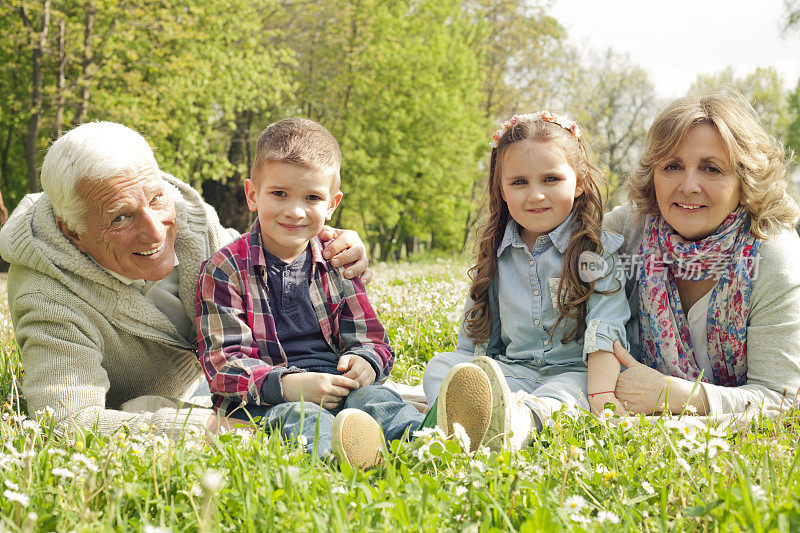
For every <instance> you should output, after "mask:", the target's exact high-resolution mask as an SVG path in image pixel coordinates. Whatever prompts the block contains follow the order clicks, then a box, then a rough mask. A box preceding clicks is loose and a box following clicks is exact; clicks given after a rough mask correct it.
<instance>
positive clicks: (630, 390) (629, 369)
mask: <svg viewBox="0 0 800 533" xmlns="http://www.w3.org/2000/svg"><path fill="white" fill-rule="evenodd" d="M614 355H615V356H616V357H617V360H618V361H619V362H620V363H621V364H622V365H623V366H625V370H623V371H622V372H621V373H620V375H619V378H617V386H616V388H615V390H614V392H615V394H616V397H617V398H618V399H619V401H620V402H622V405H623V406H625V408H626V409H627V410H628V412H629V413H632V414H636V413H644V414H646V415H652V414H654V413H657V412H661V411H662V410H663V408H664V389H665V388H666V385H667V379H668V378H667V376H665V375H664V374H662V373H661V372H659V371H658V370H654V369H652V368H650V367H649V366H647V365H643V364H642V363H640V362H639V361H637V360H636V359H634V358H633V356H632V355H631V354H630V353H628V351H627V350H626V349H625V348H623V347H622V344H621V343H620V342H619V341H614Z"/></svg>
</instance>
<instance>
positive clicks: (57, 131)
mask: <svg viewBox="0 0 800 533" xmlns="http://www.w3.org/2000/svg"><path fill="white" fill-rule="evenodd" d="M66 68H67V23H66V21H65V20H64V19H63V18H62V19H60V20H59V21H58V78H57V79H56V98H55V100H56V106H55V107H56V111H55V116H54V118H53V134H52V140H54V141H55V140H56V139H58V138H59V137H61V128H62V127H63V125H64V105H65V103H66V98H67V94H66V91H65V87H66V76H65V74H64V71H65V70H66Z"/></svg>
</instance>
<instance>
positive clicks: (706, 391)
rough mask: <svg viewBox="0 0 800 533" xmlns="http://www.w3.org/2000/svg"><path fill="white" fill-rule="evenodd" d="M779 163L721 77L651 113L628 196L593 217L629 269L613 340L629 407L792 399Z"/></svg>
mask: <svg viewBox="0 0 800 533" xmlns="http://www.w3.org/2000/svg"><path fill="white" fill-rule="evenodd" d="M786 166H787V161H786V158H785V155H784V150H783V148H782V146H781V145H780V143H778V142H777V141H776V140H775V139H774V138H773V137H771V136H770V135H769V134H768V133H767V132H766V131H765V130H764V128H763V126H762V125H761V122H760V120H759V118H758V116H757V115H756V113H755V111H754V110H753V108H752V106H751V105H750V104H749V102H748V101H747V100H746V99H745V98H744V97H743V96H742V95H741V94H740V93H738V92H737V91H735V90H733V89H722V90H717V91H714V92H710V93H707V94H705V95H702V96H697V97H686V98H681V99H678V100H676V101H674V102H671V103H670V104H668V105H667V106H666V107H665V108H664V109H663V110H662V111H661V113H660V114H659V115H658V116H657V117H656V119H655V121H654V122H653V125H652V126H651V127H650V130H649V131H648V133H647V138H646V141H645V148H644V152H643V154H642V156H641V158H640V160H639V163H638V166H637V168H636V169H635V171H634V173H633V174H632V176H631V178H630V179H629V180H628V183H627V188H628V192H629V199H630V202H629V203H628V204H627V205H623V206H621V207H618V208H616V209H614V210H613V211H612V212H610V213H608V214H607V215H606V217H605V220H604V229H606V230H609V231H612V232H616V233H621V234H622V235H623V236H624V238H625V243H624V245H623V247H622V248H621V249H620V251H619V255H620V261H621V263H622V264H623V266H625V267H626V268H627V269H628V271H629V272H632V275H631V276H629V277H628V280H627V284H626V285H627V286H626V289H627V294H628V295H629V304H630V307H631V315H632V317H633V319H632V320H631V321H630V322H629V323H628V341H629V342H630V343H631V350H630V352H628V351H626V350H625V349H624V348H623V347H622V346H620V345H619V344H618V343H617V344H616V345H615V354H616V356H617V358H618V359H619V360H620V362H621V363H622V364H623V365H624V366H625V367H626V370H625V371H623V372H622V373H621V374H620V376H619V379H618V381H617V384H616V390H615V392H616V396H617V398H619V400H620V401H621V402H622V403H623V404H624V405H625V406H626V408H627V409H628V411H630V412H634V413H639V412H643V413H646V414H652V413H657V412H661V411H663V410H669V411H672V412H680V411H682V410H683V409H684V408H685V407H686V406H690V407H689V409H690V410H695V409H696V412H697V413H698V414H701V415H712V416H718V415H724V414H729V413H740V412H744V411H746V410H748V409H751V408H756V409H763V410H766V411H779V410H780V409H786V408H787V407H788V406H789V405H791V404H792V403H793V402H794V401H795V400H796V395H797V392H798V388H799V387H800V268H798V265H800V239H798V235H797V233H796V232H795V231H794V230H793V228H792V226H793V224H794V223H795V222H796V221H797V218H798V207H797V205H796V204H795V203H794V201H792V199H791V198H790V197H789V196H788V195H787V194H786V178H785V176H786ZM631 354H633V356H632V355H631ZM698 380H699V386H695V383H696V382H698Z"/></svg>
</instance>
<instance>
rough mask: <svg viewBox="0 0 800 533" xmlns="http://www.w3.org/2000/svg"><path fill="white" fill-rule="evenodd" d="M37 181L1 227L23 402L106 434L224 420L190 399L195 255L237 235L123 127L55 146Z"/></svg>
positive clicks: (348, 252)
mask: <svg viewBox="0 0 800 533" xmlns="http://www.w3.org/2000/svg"><path fill="white" fill-rule="evenodd" d="M41 183H42V189H43V190H44V193H39V194H30V195H28V196H26V197H25V198H24V199H23V200H22V202H20V204H19V206H18V207H17V208H16V209H15V210H14V212H13V213H12V215H11V217H10V218H9V220H8V222H7V223H6V224H5V225H4V226H3V228H2V230H0V254H1V255H2V256H3V258H4V259H5V260H6V261H8V262H9V263H10V265H11V266H10V269H9V274H8V300H9V304H10V308H11V318H12V322H13V325H14V333H15V336H16V339H17V344H18V345H19V348H20V351H21V355H22V366H23V368H24V370H25V377H24V382H23V387H22V390H23V393H24V396H25V399H26V400H27V405H28V410H29V411H30V412H31V413H32V412H34V411H37V410H40V409H43V408H45V407H48V406H49V407H51V408H52V409H53V410H54V412H55V415H54V416H55V419H56V422H57V423H58V424H59V425H60V426H59V427H62V428H63V427H64V426H67V425H69V424H73V423H74V424H77V425H78V426H80V427H84V428H93V427H97V428H98V429H99V431H100V432H101V433H104V434H107V433H111V432H113V431H115V430H117V429H118V428H120V427H121V426H122V425H127V426H128V427H129V428H130V429H131V430H132V431H133V432H139V431H143V430H145V429H147V430H149V429H152V428H155V431H156V432H160V433H165V434H177V433H180V432H181V431H184V430H187V429H188V430H196V431H204V430H207V431H210V432H214V431H216V429H217V428H218V426H219V424H220V423H221V422H223V423H225V422H226V421H224V420H222V421H221V420H219V419H217V417H216V416H215V415H213V412H212V411H211V410H210V409H203V408H199V407H195V406H193V405H191V404H189V403H187V402H186V400H187V398H188V397H189V396H190V395H191V393H192V391H193V390H194V389H195V387H196V386H197V384H198V383H200V382H202V381H203V380H202V372H201V368H200V365H199V362H198V360H197V356H196V347H197V334H196V329H195V322H194V317H195V297H196V292H197V279H198V274H199V272H200V265H201V263H202V262H203V261H204V260H205V259H207V258H208V257H209V256H210V255H211V254H212V253H214V252H215V251H216V250H217V249H218V248H220V247H221V246H223V245H225V244H227V243H228V242H230V241H231V240H232V239H233V238H234V237H235V236H236V232H234V231H232V230H226V229H225V228H223V227H222V226H221V225H220V223H219V219H218V217H217V215H216V213H215V212H214V210H213V208H212V207H211V206H209V205H208V204H206V203H205V202H203V200H202V198H201V197H200V195H199V194H198V193H197V192H196V191H195V190H194V189H192V188H191V187H189V186H187V185H186V184H185V183H183V182H182V181H180V180H178V179H176V178H174V177H172V176H170V175H168V174H166V173H164V172H161V171H160V170H159V168H158V165H157V164H156V161H155V158H154V157H153V152H152V150H151V149H150V146H149V145H148V144H147V141H146V140H145V139H144V138H143V137H142V136H141V135H139V134H138V133H136V132H135V131H133V130H131V129H129V128H127V127H125V126H122V125H121V124H114V123H110V122H94V123H88V124H84V125H81V126H78V127H77V128H75V129H73V130H71V131H70V132H68V133H66V134H65V135H64V136H63V137H61V138H60V139H58V140H57V141H55V142H54V143H53V145H52V146H51V147H50V149H49V150H48V152H47V155H46V156H45V159H44V162H43V164H42V171H41ZM328 232H329V233H330V235H325V236H326V237H333V236H335V237H336V239H335V240H334V241H332V242H331V243H330V244H329V245H328V247H327V248H326V249H325V254H326V256H328V257H330V256H331V255H333V256H335V259H334V261H335V262H338V263H339V264H347V263H351V262H353V261H355V263H354V264H353V265H352V266H350V267H348V268H347V272H346V274H349V275H350V276H351V277H352V276H354V275H359V274H362V273H364V276H362V278H364V277H366V278H367V281H368V278H369V277H371V273H370V272H369V270H367V269H366V265H367V260H366V257H365V252H364V246H363V243H362V242H361V241H360V239H359V238H358V236H357V235H356V234H355V233H354V232H338V231H335V230H330V229H328Z"/></svg>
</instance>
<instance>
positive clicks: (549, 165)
mask: <svg viewBox="0 0 800 533" xmlns="http://www.w3.org/2000/svg"><path fill="white" fill-rule="evenodd" d="M501 156H502V162H501V165H500V180H499V181H500V194H501V195H502V196H503V200H505V202H506V204H508V211H509V213H510V214H511V217H512V218H513V219H514V220H516V221H517V222H518V223H519V225H520V226H522V240H523V241H524V242H525V244H527V245H528V248H530V249H533V245H534V243H535V242H536V239H537V238H539V237H540V236H542V235H546V234H548V233H550V232H551V231H553V230H554V229H555V228H556V227H557V226H558V225H559V224H561V223H562V222H564V220H566V219H567V217H568V216H569V214H570V213H571V212H572V204H573V203H574V202H575V198H577V197H579V196H580V195H581V194H583V190H582V188H581V187H580V185H579V184H578V183H577V176H576V175H575V171H574V170H573V168H572V165H570V164H569V161H568V160H567V154H566V152H565V151H564V149H563V148H562V147H561V145H560V144H559V143H556V142H538V141H521V142H518V143H514V144H511V145H509V146H507V147H506V148H505V150H504V151H503V153H502V154H501Z"/></svg>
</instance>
